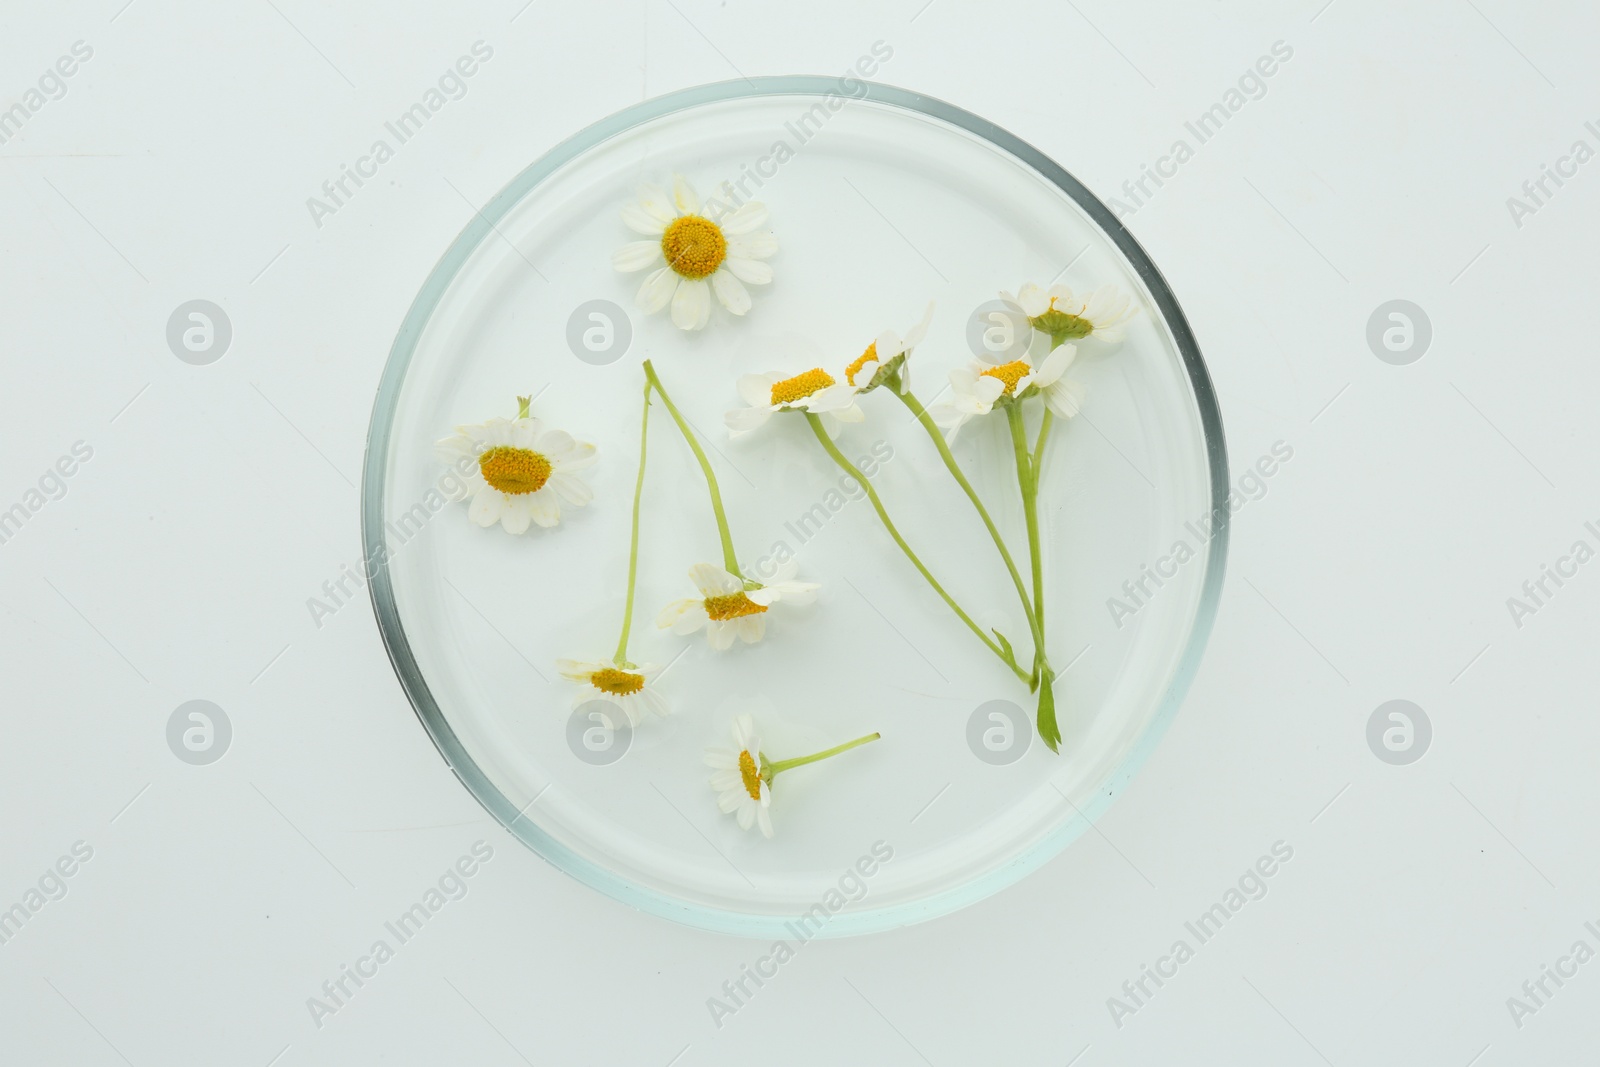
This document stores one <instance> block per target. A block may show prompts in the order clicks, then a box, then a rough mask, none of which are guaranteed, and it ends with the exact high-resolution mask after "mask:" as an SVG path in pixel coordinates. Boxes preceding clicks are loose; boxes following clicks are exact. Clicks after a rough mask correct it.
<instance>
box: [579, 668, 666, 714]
mask: <svg viewBox="0 0 1600 1067" xmlns="http://www.w3.org/2000/svg"><path fill="white" fill-rule="evenodd" d="M556 670H558V671H560V672H561V676H562V677H563V678H567V679H569V680H570V681H574V682H578V683H580V688H579V689H578V691H577V693H576V694H575V695H574V696H573V698H572V706H573V707H575V708H576V707H580V706H581V705H584V704H587V703H589V702H590V701H592V700H604V701H606V702H607V703H609V704H615V705H616V706H617V707H618V708H620V709H621V710H622V713H623V714H624V715H626V716H627V717H628V725H630V726H638V725H639V722H640V721H641V720H642V719H643V718H644V713H645V712H647V711H649V712H654V713H655V714H657V715H662V716H664V715H666V714H667V712H668V711H670V710H671V709H670V708H669V707H668V706H667V700H666V698H665V697H663V696H662V695H661V694H660V693H658V692H656V691H655V690H654V689H653V688H651V683H652V682H653V681H655V677H656V675H657V674H659V673H661V668H660V667H659V666H658V665H656V664H653V663H643V664H640V665H638V666H634V665H632V664H629V665H628V666H626V667H619V666H617V665H616V664H613V663H602V662H594V663H591V662H588V661H586V660H577V659H558V660H556Z"/></svg>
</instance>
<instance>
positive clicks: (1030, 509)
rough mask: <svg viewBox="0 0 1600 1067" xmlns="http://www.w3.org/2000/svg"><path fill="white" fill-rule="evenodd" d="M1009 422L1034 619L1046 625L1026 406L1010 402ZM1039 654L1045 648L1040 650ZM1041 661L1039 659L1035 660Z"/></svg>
mask: <svg viewBox="0 0 1600 1067" xmlns="http://www.w3.org/2000/svg"><path fill="white" fill-rule="evenodd" d="M1006 422H1007V423H1008V424H1009V425H1010V427H1011V450H1012V452H1013V453H1014V454H1015V456H1016V460H1017V485H1018V486H1019V488H1020V489H1021V490H1022V514H1023V516H1024V517H1025V518H1026V519H1027V523H1028V562H1029V563H1030V564H1031V565H1032V568H1033V610H1034V618H1036V619H1037V620H1038V622H1039V627H1040V629H1041V631H1042V630H1043V627H1044V569H1043V568H1042V567H1041V566H1040V561H1039V480H1038V478H1036V477H1035V468H1034V464H1033V459H1032V457H1031V456H1030V455H1029V453H1028V431H1027V428H1026V427H1025V426H1024V425H1023V421H1022V405H1021V404H1007V405H1006ZM1037 651H1038V653H1039V656H1041V657H1042V656H1043V654H1044V650H1043V649H1042V648H1041V649H1038V650H1037ZM1034 662H1035V663H1036V664H1037V663H1038V658H1035V661H1034Z"/></svg>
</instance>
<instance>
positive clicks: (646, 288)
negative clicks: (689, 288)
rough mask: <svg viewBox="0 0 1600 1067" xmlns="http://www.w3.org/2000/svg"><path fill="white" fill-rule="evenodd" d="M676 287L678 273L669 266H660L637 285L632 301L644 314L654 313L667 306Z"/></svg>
mask: <svg viewBox="0 0 1600 1067" xmlns="http://www.w3.org/2000/svg"><path fill="white" fill-rule="evenodd" d="M677 289H678V275H677V274H676V273H674V272H673V270H672V268H671V267H662V268H661V269H660V270H658V271H656V272H655V273H653V274H651V275H649V276H648V277H646V278H645V280H644V284H643V285H641V286H639V293H638V295H637V296H635V297H634V303H635V304H637V305H638V306H639V310H640V311H642V312H644V313H645V314H646V315H654V314H655V313H656V312H658V311H660V310H661V309H662V308H664V307H666V306H667V304H668V303H669V302H670V301H671V300H672V294H673V293H675V292H677Z"/></svg>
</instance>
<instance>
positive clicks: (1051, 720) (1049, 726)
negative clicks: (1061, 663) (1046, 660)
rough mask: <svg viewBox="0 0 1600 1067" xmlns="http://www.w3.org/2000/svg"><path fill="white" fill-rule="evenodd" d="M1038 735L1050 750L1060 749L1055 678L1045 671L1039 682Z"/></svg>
mask: <svg viewBox="0 0 1600 1067" xmlns="http://www.w3.org/2000/svg"><path fill="white" fill-rule="evenodd" d="M1038 725H1039V737H1040V738H1041V739H1043V741H1044V743H1045V744H1047V745H1049V746H1050V751H1051V752H1056V751H1059V750H1060V746H1061V728H1060V727H1059V726H1057V725H1056V693H1055V679H1054V678H1052V677H1051V676H1050V672H1048V671H1045V672H1044V676H1043V678H1042V680H1041V681H1040V684H1039V713H1038Z"/></svg>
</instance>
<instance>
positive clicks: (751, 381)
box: [735, 372, 783, 408]
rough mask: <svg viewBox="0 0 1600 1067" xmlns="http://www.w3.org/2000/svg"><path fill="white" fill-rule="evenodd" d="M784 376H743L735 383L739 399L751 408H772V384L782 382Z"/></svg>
mask: <svg viewBox="0 0 1600 1067" xmlns="http://www.w3.org/2000/svg"><path fill="white" fill-rule="evenodd" d="M782 380H783V376H782V375H780V374H774V373H771V372H768V373H766V374H742V375H740V376H739V380H738V382H737V383H735V387H736V388H737V389H738V390H739V399H740V400H743V401H744V402H745V403H746V404H749V405H750V406H751V407H753V408H755V407H770V406H771V405H772V383H773V382H778V381H782Z"/></svg>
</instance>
